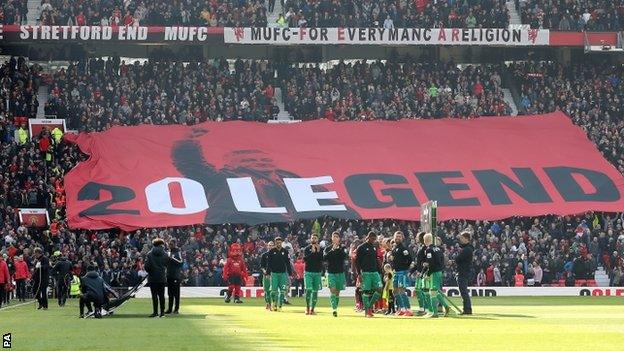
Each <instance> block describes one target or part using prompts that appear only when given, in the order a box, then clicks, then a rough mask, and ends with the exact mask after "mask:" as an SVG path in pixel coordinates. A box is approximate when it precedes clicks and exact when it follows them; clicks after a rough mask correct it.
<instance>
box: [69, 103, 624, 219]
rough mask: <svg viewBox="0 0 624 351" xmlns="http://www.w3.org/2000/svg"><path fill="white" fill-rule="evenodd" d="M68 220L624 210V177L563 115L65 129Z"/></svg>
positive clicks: (454, 215)
mask: <svg viewBox="0 0 624 351" xmlns="http://www.w3.org/2000/svg"><path fill="white" fill-rule="evenodd" d="M68 138H71V140H73V141H75V142H76V143H77V144H78V146H79V147H80V148H81V149H82V151H84V152H85V153H87V154H89V155H90V158H89V159H88V160H87V161H85V162H82V163H80V164H79V165H78V166H76V168H74V169H73V170H72V171H71V172H70V173H69V174H68V175H67V176H66V177H65V183H66V190H67V196H68V201H67V215H68V218H69V224H70V226H71V227H74V228H87V229H101V228H109V227H121V228H124V229H126V230H130V229H134V228H140V227H162V226H179V225H188V224H195V223H212V224H215V223H224V222H230V223H249V224H256V223H265V222H282V221H291V220H294V219H300V218H313V217H318V216H322V215H329V216H333V217H338V218H365V219H374V218H394V219H405V220H418V219H419V207H420V204H422V203H424V202H426V201H428V200H437V201H438V219H440V220H447V219H452V218H464V219H490V220H493V219H502V218H506V217H510V216H534V215H545V214H559V215H563V214H574V213H582V212H585V211H588V210H597V211H609V212H616V211H622V210H624V200H623V199H622V193H623V191H624V178H623V177H622V175H621V174H619V172H618V171H617V170H616V169H615V168H614V167H613V166H612V165H611V164H609V163H608V162H607V161H606V160H605V159H603V158H602V156H601V155H600V153H599V152H598V150H597V149H596V148H595V146H594V145H593V144H592V143H591V142H590V141H589V140H588V139H587V138H586V136H585V134H584V133H583V131H582V130H581V129H580V128H578V127H576V126H574V125H573V124H572V123H571V121H570V120H569V119H568V118H567V117H566V116H565V115H564V114H562V113H552V114H547V115H541V116H530V117H517V118H513V117H487V118H479V119H473V120H459V119H442V120H402V121H399V122H383V121H379V122H343V123H334V122H330V121H325V120H319V121H312V122H304V123H296V124H280V125H268V124H260V123H250V122H228V123H204V124H200V125H196V126H147V125H145V126H138V127H114V128H112V129H110V130H108V131H105V132H101V133H92V134H81V135H78V136H68Z"/></svg>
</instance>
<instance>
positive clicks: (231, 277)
mask: <svg viewBox="0 0 624 351" xmlns="http://www.w3.org/2000/svg"><path fill="white" fill-rule="evenodd" d="M223 279H224V280H225V281H226V282H227V284H228V292H227V295H226V296H225V302H226V303H229V302H230V300H231V299H232V294H234V303H243V301H241V299H240V297H241V285H243V284H244V282H245V280H246V279H247V266H246V265H245V258H244V257H243V250H242V247H241V245H240V244H237V243H234V244H232V245H230V250H229V252H228V258H227V261H226V262H225V267H223Z"/></svg>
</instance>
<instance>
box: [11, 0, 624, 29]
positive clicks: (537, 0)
mask: <svg viewBox="0 0 624 351" xmlns="http://www.w3.org/2000/svg"><path fill="white" fill-rule="evenodd" d="M279 1H280V2H281V3H282V10H283V13H281V14H279V16H277V21H276V22H277V23H276V24H275V25H279V26H290V27H385V28H394V27H421V28H425V27H428V28H507V27H508V26H509V23H510V15H509V11H508V9H507V7H506V5H505V4H506V2H507V1H506V0H463V1H460V0H381V1H375V0H347V1H340V0H279ZM275 2H276V0H268V1H265V0H211V1H203V0H174V1H147V0H97V1H83V0H41V4H40V6H39V7H38V8H37V10H36V11H37V14H36V19H37V24H44V25H79V26H82V25H106V26H107V25H110V26H123V25H143V26H169V25H181V26H210V27H226V26H227V27H241V26H246V27H250V26H253V27H265V26H267V25H274V24H269V23H268V20H269V16H270V14H272V13H274V12H275V11H276V10H275V5H274V4H275ZM515 3H516V10H517V11H518V14H519V15H520V18H521V20H522V23H523V24H527V25H530V27H531V28H535V29H537V28H544V29H552V30H560V31H583V30H587V31H618V30H622V29H623V28H624V2H623V1H622V0H515ZM27 15H28V0H6V1H4V3H3V4H2V5H1V6H0V23H3V24H26V23H27Z"/></svg>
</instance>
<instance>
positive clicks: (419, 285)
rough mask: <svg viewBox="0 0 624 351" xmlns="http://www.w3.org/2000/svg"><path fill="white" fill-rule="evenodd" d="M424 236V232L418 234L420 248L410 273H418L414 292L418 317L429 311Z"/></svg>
mask: <svg viewBox="0 0 624 351" xmlns="http://www.w3.org/2000/svg"><path fill="white" fill-rule="evenodd" d="M424 236H425V233H424V232H420V233H418V236H417V240H418V245H419V248H418V252H417V253H416V260H415V261H414V263H413V264H412V268H411V269H410V273H416V279H415V284H414V292H415V293H416V299H417V300H418V312H417V313H416V315H418V316H423V315H425V314H426V313H427V312H426V311H428V310H429V307H428V306H429V292H428V291H425V275H424V273H423V264H424V263H425V262H426V257H425V250H426V249H427V247H426V246H425V242H424V239H423V237H424Z"/></svg>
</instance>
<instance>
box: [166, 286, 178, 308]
mask: <svg viewBox="0 0 624 351" xmlns="http://www.w3.org/2000/svg"><path fill="white" fill-rule="evenodd" d="M167 294H168V295H169V308H167V311H175V312H177V311H178V310H179V309H180V281H179V280H177V279H176V280H172V281H170V282H168V283H167ZM174 304H175V308H173V307H174Z"/></svg>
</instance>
